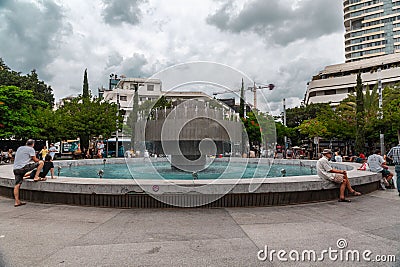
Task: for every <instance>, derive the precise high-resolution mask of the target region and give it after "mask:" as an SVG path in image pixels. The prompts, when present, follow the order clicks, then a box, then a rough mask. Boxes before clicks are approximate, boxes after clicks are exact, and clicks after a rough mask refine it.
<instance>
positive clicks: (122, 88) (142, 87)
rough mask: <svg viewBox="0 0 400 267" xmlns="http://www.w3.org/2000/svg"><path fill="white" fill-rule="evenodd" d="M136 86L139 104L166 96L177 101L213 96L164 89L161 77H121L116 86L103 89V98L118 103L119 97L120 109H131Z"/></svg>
mask: <svg viewBox="0 0 400 267" xmlns="http://www.w3.org/2000/svg"><path fill="white" fill-rule="evenodd" d="M135 86H138V96H139V105H140V104H142V103H143V102H144V101H146V100H158V99H159V98H160V97H161V96H165V97H166V98H167V99H168V100H170V101H172V102H175V101H179V100H185V99H211V98H212V97H211V96H209V95H207V94H205V93H203V92H176V91H169V92H165V91H162V83H161V81H160V80H159V79H145V78H124V79H121V80H120V81H119V82H118V84H117V85H116V86H115V88H113V89H111V90H104V89H103V90H101V91H99V93H101V95H102V97H103V99H104V100H105V101H108V102H111V103H117V99H118V98H119V104H120V109H124V110H126V111H131V110H132V109H133V98H134V95H135Z"/></svg>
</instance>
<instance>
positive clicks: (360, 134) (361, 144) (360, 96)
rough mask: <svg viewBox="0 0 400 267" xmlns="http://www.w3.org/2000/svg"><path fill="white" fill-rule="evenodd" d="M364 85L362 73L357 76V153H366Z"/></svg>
mask: <svg viewBox="0 0 400 267" xmlns="http://www.w3.org/2000/svg"><path fill="white" fill-rule="evenodd" d="M363 89H364V85H363V83H362V80H361V73H358V75H357V85H356V146H355V149H356V151H357V152H364V151H365V132H364V124H365V118H364V93H363Z"/></svg>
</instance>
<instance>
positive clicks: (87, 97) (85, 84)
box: [82, 69, 90, 101]
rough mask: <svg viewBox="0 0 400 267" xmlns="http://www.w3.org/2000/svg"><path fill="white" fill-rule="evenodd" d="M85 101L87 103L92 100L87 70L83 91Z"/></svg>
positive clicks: (84, 76)
mask: <svg viewBox="0 0 400 267" xmlns="http://www.w3.org/2000/svg"><path fill="white" fill-rule="evenodd" d="M82 97H83V100H84V101H86V100H87V99H89V98H90V94H89V82H88V77H87V69H85V73H84V75H83V91H82Z"/></svg>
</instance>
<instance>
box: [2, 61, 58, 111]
mask: <svg viewBox="0 0 400 267" xmlns="http://www.w3.org/2000/svg"><path fill="white" fill-rule="evenodd" d="M0 85H4V86H16V87H19V88H20V89H21V90H29V91H31V92H32V94H33V97H34V98H35V99H36V100H39V101H43V102H46V103H47V104H48V106H49V107H50V108H51V107H53V105H54V95H53V89H52V88H51V86H48V85H46V84H45V83H44V82H43V81H40V80H39V78H38V75H37V73H36V70H32V71H31V73H29V74H27V75H21V73H20V72H16V71H13V70H11V69H10V68H9V67H8V66H7V65H6V64H5V63H4V61H3V60H2V59H1V58H0Z"/></svg>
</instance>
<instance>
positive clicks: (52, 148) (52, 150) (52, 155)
mask: <svg viewBox="0 0 400 267" xmlns="http://www.w3.org/2000/svg"><path fill="white" fill-rule="evenodd" d="M56 152H57V148H56V147H55V146H51V147H50V148H49V155H50V156H51V158H52V159H54V156H55V155H56Z"/></svg>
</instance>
